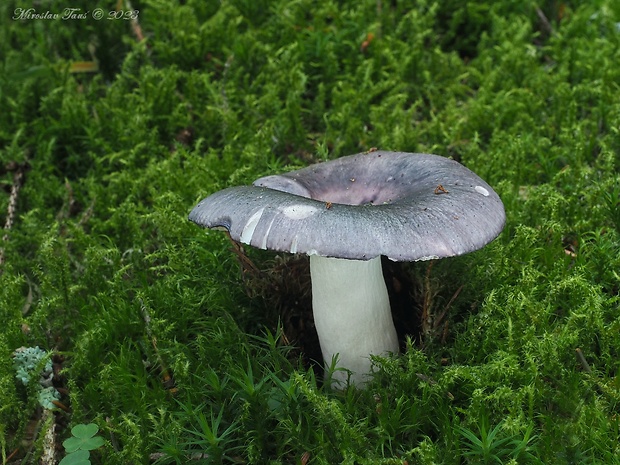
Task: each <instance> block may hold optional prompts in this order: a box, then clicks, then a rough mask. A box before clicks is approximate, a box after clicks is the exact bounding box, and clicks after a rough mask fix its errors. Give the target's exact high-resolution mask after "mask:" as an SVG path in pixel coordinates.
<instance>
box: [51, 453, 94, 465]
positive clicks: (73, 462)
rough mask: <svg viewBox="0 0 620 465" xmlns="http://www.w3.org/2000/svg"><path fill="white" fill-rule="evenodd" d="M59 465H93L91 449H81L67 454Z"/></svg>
mask: <svg viewBox="0 0 620 465" xmlns="http://www.w3.org/2000/svg"><path fill="white" fill-rule="evenodd" d="M58 465H91V463H90V451H89V450H84V449H79V450H76V451H75V452H71V453H70V454H67V455H66V456H65V457H64V458H63V459H62V460H61V461H60V462H59V463H58Z"/></svg>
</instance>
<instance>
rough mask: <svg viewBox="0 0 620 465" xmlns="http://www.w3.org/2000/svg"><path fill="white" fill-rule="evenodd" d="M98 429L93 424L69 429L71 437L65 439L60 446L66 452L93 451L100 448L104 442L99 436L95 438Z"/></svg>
mask: <svg viewBox="0 0 620 465" xmlns="http://www.w3.org/2000/svg"><path fill="white" fill-rule="evenodd" d="M97 431H99V427H98V426H97V425H95V424H94V423H89V424H88V425H75V426H74V427H73V428H71V434H72V435H73V437H70V438H69V439H66V440H65V441H64V442H63V443H62V445H63V446H64V448H65V450H66V451H67V452H74V451H77V450H93V449H97V448H98V447H101V446H102V445H103V444H104V442H105V440H104V439H103V438H102V437H101V436H95V434H97Z"/></svg>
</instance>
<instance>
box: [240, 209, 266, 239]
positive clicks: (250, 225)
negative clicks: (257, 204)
mask: <svg viewBox="0 0 620 465" xmlns="http://www.w3.org/2000/svg"><path fill="white" fill-rule="evenodd" d="M264 211H265V207H263V208H261V209H260V210H256V211H255V212H254V214H253V215H252V216H250V219H249V220H248V222H247V223H246V224H245V226H244V227H243V231H242V232H241V237H240V238H239V240H240V241H241V242H242V243H244V244H250V242H251V241H252V236H253V235H254V231H255V230H256V225H258V222H259V221H260V219H261V217H262V216H263V212H264Z"/></svg>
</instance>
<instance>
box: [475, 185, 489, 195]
mask: <svg viewBox="0 0 620 465" xmlns="http://www.w3.org/2000/svg"><path fill="white" fill-rule="evenodd" d="M474 189H475V190H476V192H478V194H482V195H484V196H485V197H488V196H489V191H488V190H486V189H485V188H484V187H482V186H476V187H474Z"/></svg>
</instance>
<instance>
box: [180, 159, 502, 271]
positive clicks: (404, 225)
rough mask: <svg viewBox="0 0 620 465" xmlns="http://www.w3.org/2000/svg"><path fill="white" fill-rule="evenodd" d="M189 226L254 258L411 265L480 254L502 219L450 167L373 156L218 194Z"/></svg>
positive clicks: (471, 176)
mask: <svg viewBox="0 0 620 465" xmlns="http://www.w3.org/2000/svg"><path fill="white" fill-rule="evenodd" d="M189 219H190V220H191V221H193V222H194V223H196V224H198V225H200V226H203V227H206V228H225V229H227V230H228V231H229V233H230V236H231V237H232V238H233V239H234V240H236V241H238V242H242V243H244V244H249V245H252V246H254V247H258V248H260V249H269V250H276V251H281V252H290V253H305V254H308V255H319V256H323V257H337V258H345V259H352V260H369V259H371V258H374V257H377V256H379V255H385V256H387V257H388V258H389V259H391V260H394V261H417V260H428V259H433V258H444V257H451V256H456V255H461V254H465V253H468V252H472V251H474V250H477V249H479V248H481V247H483V246H484V245H486V244H487V243H489V242H491V241H492V240H493V239H495V238H496V237H497V236H498V235H499V233H500V232H501V231H502V229H503V227H504V223H505V220H506V215H505V212H504V205H503V204H502V201H501V199H500V198H499V196H498V195H497V194H496V193H495V191H494V190H493V189H492V188H491V187H490V186H489V185H488V184H487V183H486V182H484V181H483V180H482V179H480V177H478V176H477V175H476V174H475V173H473V172H472V171H470V170H469V169H467V168H465V167H464V166H463V165H461V164H459V163H458V162H456V161H454V160H451V159H449V158H445V157H440V156H438V155H429V154H419V153H404V152H384V151H375V152H370V153H360V154H356V155H351V156H347V157H342V158H338V159H336V160H332V161H328V162H324V163H318V164H316V165H311V166H309V167H307V168H303V169H300V170H296V171H291V172H289V173H285V174H281V175H275V176H267V177H264V178H260V179H258V180H256V181H255V182H254V185H253V186H239V187H231V188H228V189H224V190H222V191H219V192H216V193H214V194H212V195H210V196H209V197H207V198H206V199H204V200H202V201H201V202H200V203H199V204H198V205H196V207H195V208H194V209H193V210H192V211H191V213H190V215H189Z"/></svg>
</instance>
